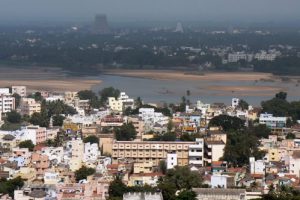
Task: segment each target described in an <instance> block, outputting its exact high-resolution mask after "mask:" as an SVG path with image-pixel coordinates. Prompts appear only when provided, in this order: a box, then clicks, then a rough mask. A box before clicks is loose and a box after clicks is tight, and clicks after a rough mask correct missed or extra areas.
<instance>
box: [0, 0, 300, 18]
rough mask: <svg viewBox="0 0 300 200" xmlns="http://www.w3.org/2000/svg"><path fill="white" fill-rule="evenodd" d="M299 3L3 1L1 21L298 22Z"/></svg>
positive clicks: (228, 0) (236, 0) (0, 3)
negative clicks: (101, 15) (103, 16)
mask: <svg viewBox="0 0 300 200" xmlns="http://www.w3.org/2000/svg"><path fill="white" fill-rule="evenodd" d="M299 8H300V1H299V0H285V1H282V0H251V1H244V0H188V1H183V0H84V1H83V0H46V1H41V0H26V1H22V2H21V1H20V0H1V1H0V22H26V21H62V22H63V21H91V20H92V19H93V17H94V16H95V14H98V13H104V14H106V15H107V16H108V19H109V20H110V21H218V22H219V21H239V22H256V23H257V22H258V23H264V22H268V21H272V22H286V21H288V22H296V21H297V20H300V12H299Z"/></svg>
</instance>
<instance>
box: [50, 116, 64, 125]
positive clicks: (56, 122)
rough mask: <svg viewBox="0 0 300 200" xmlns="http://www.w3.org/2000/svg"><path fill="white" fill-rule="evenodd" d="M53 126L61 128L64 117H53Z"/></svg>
mask: <svg viewBox="0 0 300 200" xmlns="http://www.w3.org/2000/svg"><path fill="white" fill-rule="evenodd" d="M52 119H53V126H62V125H63V123H64V120H65V117H64V116H62V115H54V116H53V118H52Z"/></svg>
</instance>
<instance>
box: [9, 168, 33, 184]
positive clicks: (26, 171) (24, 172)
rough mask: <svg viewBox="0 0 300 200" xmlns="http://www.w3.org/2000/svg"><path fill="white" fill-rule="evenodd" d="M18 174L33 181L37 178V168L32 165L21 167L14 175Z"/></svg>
mask: <svg viewBox="0 0 300 200" xmlns="http://www.w3.org/2000/svg"><path fill="white" fill-rule="evenodd" d="M18 176H20V177H21V178H22V179H26V180H28V181H33V180H34V179H36V170H35V169H34V168H30V167H21V168H20V170H19V171H18V173H16V174H15V175H14V177H18Z"/></svg>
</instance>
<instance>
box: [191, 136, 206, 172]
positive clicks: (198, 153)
mask: <svg viewBox="0 0 300 200" xmlns="http://www.w3.org/2000/svg"><path fill="white" fill-rule="evenodd" d="M203 160H204V141H203V138H196V144H192V145H189V164H194V165H198V166H203V165H204V163H203Z"/></svg>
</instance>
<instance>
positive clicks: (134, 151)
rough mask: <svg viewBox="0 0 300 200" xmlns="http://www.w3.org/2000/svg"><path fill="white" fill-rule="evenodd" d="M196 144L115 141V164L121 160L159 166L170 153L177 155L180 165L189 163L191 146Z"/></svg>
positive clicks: (113, 153) (113, 152)
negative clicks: (150, 163) (151, 163)
mask: <svg viewBox="0 0 300 200" xmlns="http://www.w3.org/2000/svg"><path fill="white" fill-rule="evenodd" d="M192 144H196V143H195V142H159V141H147V142H145V141H144V142H137V141H114V142H113V146H112V159H113V163H118V161H119V159H126V160H130V161H133V162H153V163H154V165H156V166H157V165H158V163H159V161H160V160H165V159H166V158H167V154H168V153H176V154H177V159H178V165H179V166H184V165H188V163H189V145H192Z"/></svg>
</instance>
